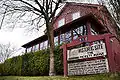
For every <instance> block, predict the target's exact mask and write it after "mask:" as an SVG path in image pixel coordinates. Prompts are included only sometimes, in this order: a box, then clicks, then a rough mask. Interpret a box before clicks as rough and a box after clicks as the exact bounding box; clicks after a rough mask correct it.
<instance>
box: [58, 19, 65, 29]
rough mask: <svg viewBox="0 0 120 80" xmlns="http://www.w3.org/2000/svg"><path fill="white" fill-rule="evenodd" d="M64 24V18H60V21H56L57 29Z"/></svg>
mask: <svg viewBox="0 0 120 80" xmlns="http://www.w3.org/2000/svg"><path fill="white" fill-rule="evenodd" d="M64 24H65V18H62V19H61V20H59V21H58V27H61V26H63V25H64Z"/></svg>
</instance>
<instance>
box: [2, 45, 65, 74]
mask: <svg viewBox="0 0 120 80" xmlns="http://www.w3.org/2000/svg"><path fill="white" fill-rule="evenodd" d="M54 53H55V70H56V74H57V75H62V74H63V61H62V60H63V58H62V50H60V49H59V46H58V47H56V48H55V50H54ZM49 61H50V60H49V49H46V50H40V51H37V52H34V53H32V52H31V53H26V54H24V55H22V56H17V57H13V58H10V59H7V60H6V61H5V62H4V63H3V64H0V73H1V74H2V75H13V76H14V75H15V76H39V75H44V76H45V75H48V74H49Z"/></svg>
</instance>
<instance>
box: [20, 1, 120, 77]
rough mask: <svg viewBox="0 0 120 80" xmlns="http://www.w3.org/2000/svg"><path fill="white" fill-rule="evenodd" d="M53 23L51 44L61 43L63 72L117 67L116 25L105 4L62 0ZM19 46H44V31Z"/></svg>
mask: <svg viewBox="0 0 120 80" xmlns="http://www.w3.org/2000/svg"><path fill="white" fill-rule="evenodd" d="M53 26H54V42H55V45H58V44H62V46H61V49H63V55H64V75H84V74H96V73H105V72H115V71H120V52H119V51H120V50H119V49H120V38H119V34H118V30H119V28H118V27H117V25H116V23H115V22H114V20H113V19H112V17H111V15H110V13H109V12H108V10H107V8H106V7H104V6H102V5H97V4H85V3H84V4H82V3H66V5H65V6H64V7H63V9H62V10H61V11H60V12H59V14H58V15H57V16H56V17H55V19H54V24H53ZM22 47H24V48H26V52H30V51H37V50H42V49H46V48H47V47H48V40H47V35H43V36H41V37H39V38H37V39H35V40H33V41H31V42H29V43H26V44H24V45H23V46H22Z"/></svg>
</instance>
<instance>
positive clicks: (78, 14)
mask: <svg viewBox="0 0 120 80" xmlns="http://www.w3.org/2000/svg"><path fill="white" fill-rule="evenodd" d="M79 17H80V12H75V13H73V14H72V20H75V19H78V18H79Z"/></svg>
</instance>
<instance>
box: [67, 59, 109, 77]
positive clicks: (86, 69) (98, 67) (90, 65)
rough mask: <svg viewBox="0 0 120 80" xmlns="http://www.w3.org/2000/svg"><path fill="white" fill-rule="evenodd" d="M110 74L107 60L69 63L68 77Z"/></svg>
mask: <svg viewBox="0 0 120 80" xmlns="http://www.w3.org/2000/svg"><path fill="white" fill-rule="evenodd" d="M106 72H109V69H108V61H107V59H100V60H92V61H84V62H74V63H68V75H85V74H97V73H106Z"/></svg>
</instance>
